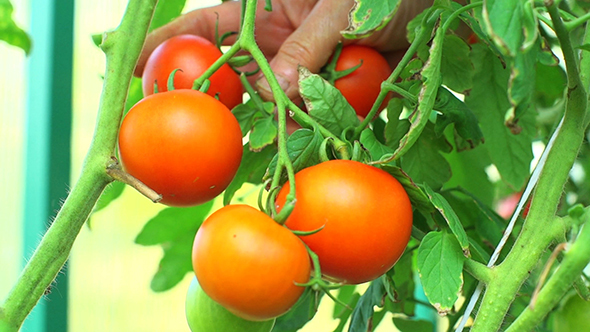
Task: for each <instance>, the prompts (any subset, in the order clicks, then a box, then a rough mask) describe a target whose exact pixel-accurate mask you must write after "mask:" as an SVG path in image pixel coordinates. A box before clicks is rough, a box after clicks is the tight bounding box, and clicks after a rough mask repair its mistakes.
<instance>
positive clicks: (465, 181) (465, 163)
mask: <svg viewBox="0 0 590 332" xmlns="http://www.w3.org/2000/svg"><path fill="white" fill-rule="evenodd" d="M445 158H446V159H447V161H448V162H449V164H450V165H451V170H452V171H453V175H452V176H451V179H449V181H447V182H446V183H445V185H444V188H454V187H461V188H464V189H465V190H467V191H469V192H471V193H473V194H474V195H475V196H476V197H478V198H479V199H480V200H481V201H483V202H484V204H487V205H491V204H492V201H493V199H494V195H495V191H494V186H493V185H492V182H491V181H490V178H489V177H488V174H487V173H486V171H485V169H486V167H488V166H489V165H490V164H491V163H492V161H491V160H490V156H489V154H488V151H487V150H486V148H485V144H484V145H480V146H478V147H477V148H475V149H473V150H467V151H463V152H460V153H459V152H457V151H456V150H453V151H452V152H451V153H448V154H446V155H445Z"/></svg>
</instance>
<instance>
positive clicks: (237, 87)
mask: <svg viewBox="0 0 590 332" xmlns="http://www.w3.org/2000/svg"><path fill="white" fill-rule="evenodd" d="M221 55H222V53H221V51H220V50H219V49H218V48H217V47H215V45H213V44H212V43H211V42H210V41H208V40H207V39H205V38H203V37H199V36H195V35H179V36H175V37H172V38H170V39H168V40H166V41H165V42H163V43H162V44H160V45H159V46H158V47H157V48H156V49H155V50H154V52H153V53H152V54H151V55H150V57H149V58H148V60H147V62H146V64H145V69H144V70H143V76H142V80H143V81H142V85H143V94H144V96H147V95H151V94H153V93H154V84H155V83H157V84H158V91H159V92H163V91H168V77H169V76H170V74H171V73H172V72H173V71H174V70H175V69H180V70H179V71H177V72H176V74H175V75H174V87H175V88H176V89H190V88H192V86H193V82H194V81H195V80H196V79H197V78H199V76H201V74H203V73H204V72H205V71H206V70H207V69H208V68H209V67H210V66H211V65H212V64H213V63H214V62H215V61H216V60H217V59H219V57H221ZM209 81H211V86H210V87H209V90H208V91H207V94H209V95H211V96H215V95H218V96H219V100H221V102H222V103H224V104H225V106H227V107H228V108H230V109H231V108H233V107H234V106H236V105H238V104H240V103H241V102H242V91H243V90H242V83H241V82H240V78H239V76H238V74H236V73H235V72H234V71H233V70H232V69H231V67H230V66H229V65H228V64H224V65H223V66H221V68H219V70H217V71H216V72H215V73H214V74H213V75H212V76H211V77H210V78H209Z"/></svg>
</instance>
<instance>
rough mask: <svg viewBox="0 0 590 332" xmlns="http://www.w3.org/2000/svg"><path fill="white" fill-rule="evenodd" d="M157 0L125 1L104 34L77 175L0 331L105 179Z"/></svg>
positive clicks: (28, 300) (6, 330) (46, 279)
mask: <svg viewBox="0 0 590 332" xmlns="http://www.w3.org/2000/svg"><path fill="white" fill-rule="evenodd" d="M156 3H157V0H132V1H130V3H129V5H128V7H127V10H126V13H125V16H124V17H123V20H122V22H121V25H120V26H119V27H118V28H117V29H116V30H115V31H113V32H111V33H108V34H106V35H105V38H104V41H103V44H102V45H101V47H102V49H103V50H104V52H105V53H106V56H107V68H106V73H105V80H104V86H103V93H102V96H101V102H100V108H99V114H98V120H97V125H96V128H95V134H94V138H93V141H92V145H91V147H90V150H89V152H88V154H87V156H86V159H85V161H84V165H83V168H82V172H81V175H80V178H79V180H78V182H77V183H76V185H75V186H74V188H73V189H72V191H71V193H70V194H69V195H68V198H67V199H66V201H65V203H64V205H63V206H62V208H61V209H60V211H59V213H58V214H57V216H56V218H55V221H54V222H53V223H52V225H51V227H50V228H49V229H48V230H47V233H46V234H45V236H44V237H43V239H42V240H41V243H40V244H39V246H38V247H37V249H36V250H35V253H34V254H33V256H32V257H31V259H30V261H29V262H28V264H27V266H26V267H25V268H24V270H23V272H22V274H21V276H20V277H19V279H18V281H17V283H16V285H15V286H14V287H13V289H12V290H11V291H10V293H9V294H8V297H7V298H6V300H5V302H4V303H3V304H2V307H0V332H13V331H18V329H19V328H20V326H21V325H22V323H23V321H24V320H25V318H26V317H27V315H28V314H29V313H30V312H31V310H32V309H33V307H34V306H35V305H36V304H37V302H38V301H39V299H40V298H41V297H42V296H43V293H44V292H45V290H46V289H47V287H48V286H50V284H51V283H52V282H53V280H54V279H55V276H56V275H57V273H59V271H60V269H61V268H62V267H63V265H64V264H65V262H66V260H67V259H68V256H69V253H70V250H71V248H72V245H73V243H74V241H75V239H76V237H77V235H78V233H79V232H80V229H81V228H82V226H83V225H84V223H85V221H86V219H87V218H88V216H89V215H90V213H91V212H92V209H93V207H94V205H95V203H96V201H97V200H98V198H99V197H100V195H101V193H102V191H103V190H104V188H105V187H106V185H107V184H108V183H109V182H111V181H112V178H111V177H109V176H108V175H107V173H106V168H107V166H108V165H109V164H110V163H111V155H112V153H113V151H114V148H115V144H116V142H117V132H118V129H119V124H120V122H121V117H122V115H123V107H124V105H125V99H126V95H127V90H128V88H129V83H130V82H131V77H132V74H133V69H134V68H135V64H136V63H137V59H138V58H139V54H140V52H141V49H142V47H143V42H144V40H145V36H146V34H147V29H148V27H149V24H150V21H151V17H152V15H153V11H154V8H155V6H156Z"/></svg>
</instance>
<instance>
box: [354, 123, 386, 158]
mask: <svg viewBox="0 0 590 332" xmlns="http://www.w3.org/2000/svg"><path fill="white" fill-rule="evenodd" d="M359 141H360V142H361V144H362V145H363V146H364V147H365V148H366V149H367V150H369V153H370V154H371V159H372V160H379V159H380V158H381V157H383V156H384V155H386V154H391V153H393V149H391V148H390V147H388V146H387V145H383V144H381V142H379V141H378V140H377V137H375V133H373V131H372V130H371V129H369V128H367V129H365V130H363V131H362V132H361V137H360V139H359Z"/></svg>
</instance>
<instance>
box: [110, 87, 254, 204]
mask: <svg viewBox="0 0 590 332" xmlns="http://www.w3.org/2000/svg"><path fill="white" fill-rule="evenodd" d="M242 151H243V150H242V133H241V130H240V126H239V124H238V121H237V120H236V118H235V117H234V116H233V114H232V113H231V112H230V111H229V109H228V108H227V107H225V105H223V104H222V103H221V102H219V101H218V100H216V99H215V98H213V97H211V96H209V95H207V94H204V93H202V92H199V91H195V90H174V91H168V92H162V93H157V94H154V95H150V96H148V97H146V98H144V99H142V100H140V101H139V102H138V103H137V104H136V105H134V106H133V107H132V108H131V110H129V113H127V115H126V116H125V118H124V119H123V122H122V124H121V129H120V132H119V152H120V157H121V163H122V164H123V168H124V169H125V170H126V171H127V172H128V173H129V174H131V175H133V176H134V177H136V178H137V179H139V180H140V181H142V182H143V183H145V184H146V185H147V186H148V187H150V188H152V189H153V190H155V191H156V192H157V193H159V194H161V195H162V196H163V198H162V201H161V203H163V204H166V205H171V206H191V205H197V204H201V203H204V202H206V201H209V200H211V199H213V198H215V197H216V196H217V195H219V194H220V193H221V192H222V191H223V190H225V188H226V187H227V186H228V185H229V183H230V182H231V181H232V179H233V177H234V175H235V174H236V172H237V170H238V167H239V165H240V161H241V159H242Z"/></svg>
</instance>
